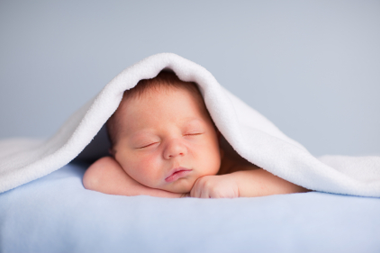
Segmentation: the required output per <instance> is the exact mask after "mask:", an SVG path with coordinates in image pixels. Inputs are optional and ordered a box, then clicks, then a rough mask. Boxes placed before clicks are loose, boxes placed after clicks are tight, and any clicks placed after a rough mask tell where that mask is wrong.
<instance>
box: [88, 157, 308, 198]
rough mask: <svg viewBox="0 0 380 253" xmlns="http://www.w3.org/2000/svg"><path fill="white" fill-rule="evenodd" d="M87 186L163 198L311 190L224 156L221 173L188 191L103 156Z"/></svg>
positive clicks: (106, 191)
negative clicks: (140, 178)
mask: <svg viewBox="0 0 380 253" xmlns="http://www.w3.org/2000/svg"><path fill="white" fill-rule="evenodd" d="M83 184H84V186H85V188H86V189H89V190H95V191H99V192H103V193H106V194H113V195H124V196H137V195H149V196H154V197H163V198H180V197H187V196H190V197H197V198H210V197H211V198H235V197H258V196H266V195H274V194H287V193H297V192H307V191H308V190H307V189H305V188H303V187H301V186H298V185H295V184H292V183H290V182H288V181H286V180H284V179H282V178H279V177H276V176H274V175H273V174H271V173H269V172H267V171H265V170H263V169H261V168H259V167H257V166H255V165H253V164H249V163H244V162H242V161H241V160H239V159H237V160H235V159H234V157H233V156H231V155H227V156H223V159H222V167H221V170H220V173H218V174H217V175H213V176H204V177H201V178H199V179H198V180H197V181H196V182H195V184H194V187H193V188H192V190H191V191H190V192H189V193H173V192H169V191H165V190H161V189H154V188H150V187H147V186H145V185H142V184H140V183H138V182H137V181H136V180H134V179H132V178H131V177H130V176H129V175H128V174H127V173H125V171H124V170H123V168H122V167H121V166H120V165H119V163H118V162H117V161H116V160H115V159H114V158H112V157H110V156H108V157H103V158H101V159H99V160H98V161H96V162H95V163H94V164H92V165H91V166H90V167H89V168H88V170H87V171H86V173H85V175H84V178H83Z"/></svg>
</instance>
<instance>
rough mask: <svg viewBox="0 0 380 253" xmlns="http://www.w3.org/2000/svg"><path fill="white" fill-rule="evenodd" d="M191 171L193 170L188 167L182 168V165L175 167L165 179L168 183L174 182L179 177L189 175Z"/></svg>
mask: <svg viewBox="0 0 380 253" xmlns="http://www.w3.org/2000/svg"><path fill="white" fill-rule="evenodd" d="M190 172H191V169H186V168H182V167H180V168H175V169H173V170H172V172H171V174H170V176H168V177H167V178H165V181H166V182H168V183H170V182H174V181H176V180H177V179H179V178H181V177H184V176H186V175H188V174H189V173H190Z"/></svg>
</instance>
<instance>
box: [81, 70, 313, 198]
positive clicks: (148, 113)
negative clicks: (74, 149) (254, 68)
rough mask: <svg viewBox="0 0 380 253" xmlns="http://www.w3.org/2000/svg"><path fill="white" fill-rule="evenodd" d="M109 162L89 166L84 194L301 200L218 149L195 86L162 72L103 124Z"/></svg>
mask: <svg viewBox="0 0 380 253" xmlns="http://www.w3.org/2000/svg"><path fill="white" fill-rule="evenodd" d="M107 131H108V135H109V139H110V142H111V147H110V154H111V156H109V157H103V158H101V159H99V160H97V161H96V162H95V163H93V164H92V165H91V166H90V167H89V168H88V169H87V171H86V173H85V175H84V177H83V184H84V186H85V188H87V189H90V190H94V191H99V192H103V193H108V194H115V195H126V196H135V195H150V196H157V197H172V198H178V197H184V196H190V197H197V198H235V197H254V196H265V195H272V194H286V193H295V192H304V191H307V190H306V189H304V188H302V187H300V186H297V185H294V184H292V183H290V182H288V181H286V180H284V179H281V178H279V177H276V176H274V175H273V174H271V173H269V172H267V171H265V170H263V169H261V168H258V167H257V166H255V165H254V164H251V163H249V162H248V161H246V160H244V159H243V158H241V157H240V156H238V155H237V154H236V153H235V154H234V153H233V152H227V150H226V148H224V147H223V148H222V145H221V141H222V139H223V138H222V136H221V134H220V132H219V131H218V129H217V128H216V126H215V125H214V123H213V121H212V119H211V117H210V115H209V113H208V111H207V109H206V106H205V104H204V101H203V98H202V95H201V93H200V91H199V90H198V87H197V85H196V84H195V83H191V82H184V81H181V80H180V79H179V78H178V77H177V76H176V75H175V74H174V73H173V72H169V71H162V72H160V73H159V74H158V76H156V77H155V78H153V79H144V80H141V81H140V82H139V83H138V84H137V85H136V86H135V87H134V88H132V89H130V90H128V91H126V92H124V95H123V99H122V101H121V103H120V105H119V107H118V109H117V110H116V112H115V113H114V114H113V115H112V116H111V118H110V119H109V120H108V121H107Z"/></svg>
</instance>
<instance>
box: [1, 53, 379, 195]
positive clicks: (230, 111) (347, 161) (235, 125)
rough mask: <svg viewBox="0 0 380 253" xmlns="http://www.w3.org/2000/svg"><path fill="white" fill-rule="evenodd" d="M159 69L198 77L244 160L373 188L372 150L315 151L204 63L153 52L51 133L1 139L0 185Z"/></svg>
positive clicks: (300, 180) (60, 158)
mask: <svg viewBox="0 0 380 253" xmlns="http://www.w3.org/2000/svg"><path fill="white" fill-rule="evenodd" d="M163 69H171V70H173V71H174V72H175V73H176V74H177V76H178V77H179V78H180V79H181V80H183V81H192V82H195V83H197V84H198V85H199V88H200V90H201V93H202V95H203V97H204V100H205V104H206V106H207V109H208V110H209V112H210V115H211V117H212V119H213V120H214V122H215V124H216V126H217V127H218V129H219V130H220V132H221V133H222V134H223V136H224V137H225V139H226V140H227V141H228V142H229V143H230V144H231V146H232V147H233V148H234V149H235V151H236V152H237V153H238V154H240V155H241V156H242V157H244V158H245V159H247V160H248V161H250V162H252V163H254V164H256V165H257V166H259V167H261V168H263V169H265V170H267V171H269V172H271V173H273V174H274V175H277V176H279V177H281V178H284V179H286V180H288V181H290V182H292V183H295V184H297V185H301V186H303V187H305V188H308V189H311V190H317V191H323V192H331V193H340V194H349V195H359V196H375V197H376V196H377V197H379V196H380V157H378V156H368V157H344V156H324V157H320V158H316V157H314V156H313V155H311V154H310V153H309V152H308V151H307V150H306V149H305V148H304V147H303V146H302V145H300V144H299V143H297V142H295V141H294V140H292V139H290V138H289V137H287V136H286V135H284V134H283V133H282V132H281V131H280V130H279V129H278V128H277V127H276V126H275V125H274V124H272V123H271V122H270V121H269V120H267V119H266V118H265V117H264V116H262V115H261V114H259V113H258V112H257V111H255V110H254V109H252V108H250V107H249V106H248V105H246V104H245V103H244V102H242V101H241V100H240V99H239V98H237V97H235V96H234V95H233V94H231V93H230V92H229V91H227V90H226V89H224V88H223V87H222V86H221V85H220V84H219V83H218V82H217V81H216V79H215V78H214V77H213V76H212V74H211V73H210V72H208V71H207V70H206V69H205V68H203V67H202V66H199V65H198V64H196V63H193V62H191V61H189V60H186V59H184V58H182V57H180V56H178V55H175V54H171V53H162V54H157V55H153V56H151V57H148V58H146V59H144V60H142V61H141V62H138V63H137V64H135V65H133V66H131V67H129V68H127V69H125V70H124V71H123V72H121V73H120V74H119V75H117V76H116V77H115V78H114V79H113V80H112V81H111V82H110V83H108V84H107V85H106V86H105V87H104V89H103V90H102V91H101V92H100V93H99V94H98V95H97V96H96V97H95V98H94V99H92V100H90V101H89V102H88V103H87V104H85V105H84V106H83V107H82V108H80V109H79V110H78V111H77V112H76V113H74V115H72V116H71V117H70V118H69V119H68V120H67V121H66V122H65V123H64V124H63V125H62V127H61V128H60V129H59V130H58V132H57V133H56V134H55V135H54V136H52V137H51V138H49V139H47V140H30V139H11V140H5V141H1V142H0V192H4V191H7V190H10V189H12V188H15V187H17V186H19V185H22V184H25V183H28V182H30V181H32V180H35V179H37V178H40V177H43V176H45V175H47V174H49V173H51V172H53V171H55V170H57V169H59V168H61V167H62V166H64V165H65V164H67V163H69V162H70V161H71V160H73V159H74V158H75V157H77V156H78V155H79V154H80V153H81V152H82V151H83V150H84V149H85V147H86V146H87V145H88V144H89V143H90V142H91V141H92V139H93V138H94V137H95V136H96V135H97V134H98V132H99V130H100V129H101V128H102V126H103V125H104V123H105V122H106V121H107V119H108V118H109V117H110V116H111V115H112V114H113V112H114V111H115V110H116V109H117V107H118V105H119V103H120V101H121V99H122V95H123V92H124V91H125V90H128V89H131V88H133V87H134V86H135V85H136V84H137V83H138V81H139V80H141V79H149V78H153V77H155V76H156V75H157V74H158V73H159V72H160V71H161V70H163Z"/></svg>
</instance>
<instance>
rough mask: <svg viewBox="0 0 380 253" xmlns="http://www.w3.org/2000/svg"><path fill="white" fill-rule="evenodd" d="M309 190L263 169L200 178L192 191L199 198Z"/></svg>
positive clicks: (193, 195)
mask: <svg viewBox="0 0 380 253" xmlns="http://www.w3.org/2000/svg"><path fill="white" fill-rule="evenodd" d="M307 191H308V190H307V189H305V188H303V187H301V186H298V185H295V184H292V183H290V182H288V181H286V180H284V179H282V178H279V177H277V176H275V175H273V174H271V173H269V172H267V171H265V170H263V169H251V170H249V169H248V170H241V171H236V172H233V173H230V174H224V175H217V176H205V177H202V178H199V179H198V180H197V182H196V183H195V185H194V187H193V189H192V190H191V192H190V196H191V197H198V198H235V197H258V196H267V195H274V194H287V193H296V192H307Z"/></svg>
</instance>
